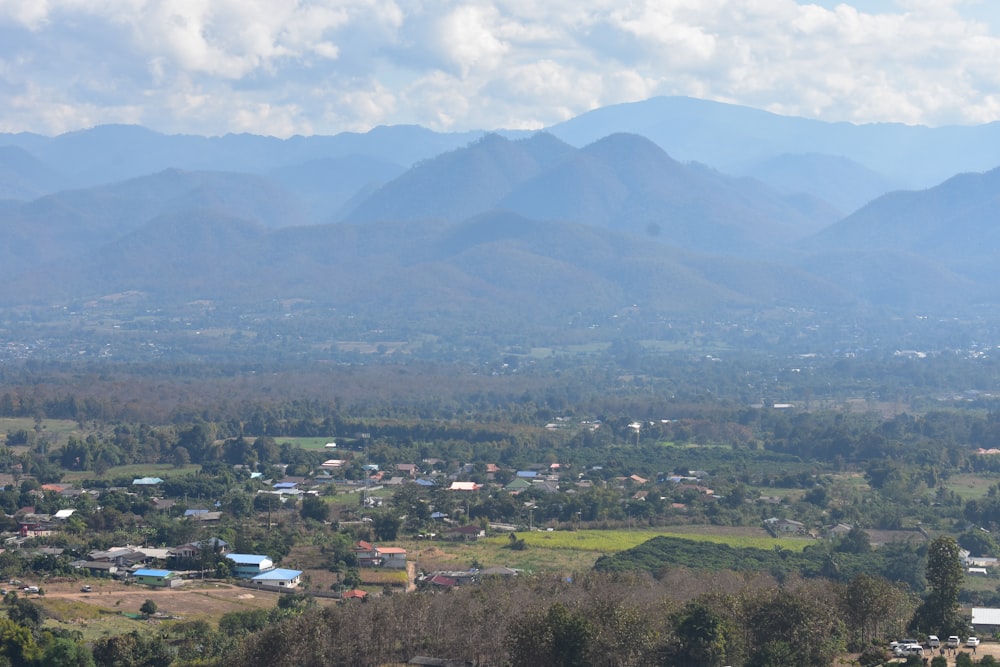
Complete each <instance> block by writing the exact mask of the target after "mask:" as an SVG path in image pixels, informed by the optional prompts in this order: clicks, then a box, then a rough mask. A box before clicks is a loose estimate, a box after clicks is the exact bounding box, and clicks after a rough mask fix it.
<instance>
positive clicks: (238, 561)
mask: <svg viewBox="0 0 1000 667" xmlns="http://www.w3.org/2000/svg"><path fill="white" fill-rule="evenodd" d="M226 559H227V560H229V561H230V562H231V563H232V566H233V574H234V575H236V577H237V578H238V579H253V578H254V577H256V576H257V575H259V574H263V573H264V572H269V571H271V570H273V569H274V561H272V560H271V559H270V558H268V557H267V556H260V555H257V554H226Z"/></svg>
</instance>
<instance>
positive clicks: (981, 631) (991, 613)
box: [972, 607, 1000, 637]
mask: <svg viewBox="0 0 1000 667" xmlns="http://www.w3.org/2000/svg"><path fill="white" fill-rule="evenodd" d="M972 627H973V628H975V630H976V634H978V635H980V636H982V635H987V636H990V637H992V636H993V635H994V634H996V633H997V632H1000V609H992V608H990V607H973V608H972Z"/></svg>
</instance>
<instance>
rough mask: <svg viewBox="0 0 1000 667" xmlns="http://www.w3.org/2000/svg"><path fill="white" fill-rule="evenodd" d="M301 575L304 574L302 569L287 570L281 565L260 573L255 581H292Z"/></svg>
mask: <svg viewBox="0 0 1000 667" xmlns="http://www.w3.org/2000/svg"><path fill="white" fill-rule="evenodd" d="M300 576H302V571H301V570H286V569H283V568H280V567H279V568H275V569H273V570H268V571H267V572H262V573H260V574H258V575H257V576H256V577H254V578H253V581H291V580H292V579H295V578H296V577H300Z"/></svg>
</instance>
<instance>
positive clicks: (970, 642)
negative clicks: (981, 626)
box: [965, 637, 979, 648]
mask: <svg viewBox="0 0 1000 667" xmlns="http://www.w3.org/2000/svg"><path fill="white" fill-rule="evenodd" d="M965 645H966V646H967V647H969V648H976V647H977V646H979V637H969V638H968V639H966V640H965Z"/></svg>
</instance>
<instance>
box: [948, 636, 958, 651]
mask: <svg viewBox="0 0 1000 667" xmlns="http://www.w3.org/2000/svg"><path fill="white" fill-rule="evenodd" d="M961 643H962V640H961V639H959V638H958V635H952V636H950V637H948V643H947V644H946V646H947V647H948V648H958V645H959V644H961Z"/></svg>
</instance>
